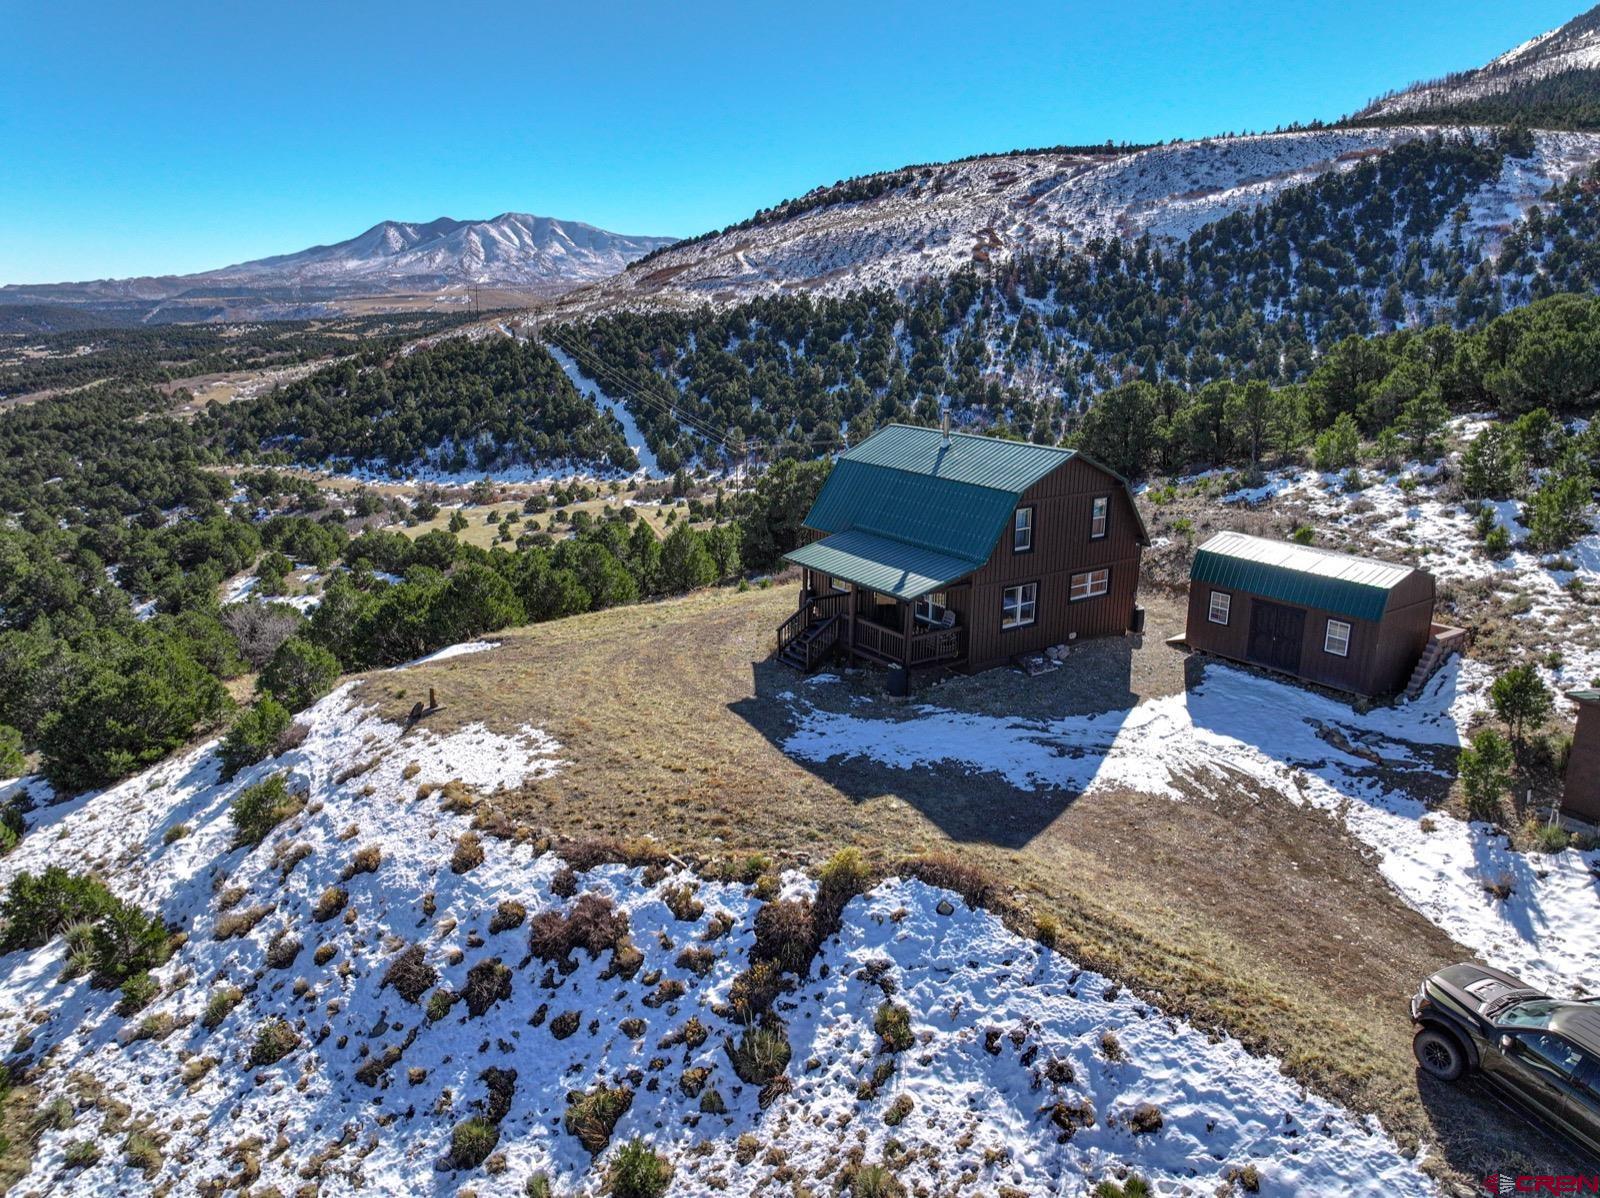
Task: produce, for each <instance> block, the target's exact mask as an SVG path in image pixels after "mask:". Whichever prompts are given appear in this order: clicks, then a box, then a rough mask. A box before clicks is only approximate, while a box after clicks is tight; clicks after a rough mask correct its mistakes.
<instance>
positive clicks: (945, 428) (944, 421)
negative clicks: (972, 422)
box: [939, 408, 950, 449]
mask: <svg viewBox="0 0 1600 1198" xmlns="http://www.w3.org/2000/svg"><path fill="white" fill-rule="evenodd" d="M939 432H940V433H941V434H943V436H944V447H945V448H946V449H949V448H950V409H949V408H945V409H944V410H943V411H941V412H940V413H939Z"/></svg>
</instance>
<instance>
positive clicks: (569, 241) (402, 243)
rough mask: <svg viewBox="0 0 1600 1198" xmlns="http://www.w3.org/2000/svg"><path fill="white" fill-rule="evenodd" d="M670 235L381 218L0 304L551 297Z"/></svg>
mask: <svg viewBox="0 0 1600 1198" xmlns="http://www.w3.org/2000/svg"><path fill="white" fill-rule="evenodd" d="M672 240H673V239H672V238H670V237H636V236H628V235H624V234H620V233H610V232H607V231H606V230H604V229H598V228H596V227H595V226H593V225H588V224H584V223H583V222H581V221H565V220H556V219H553V218H551V217H547V216H529V215H527V214H525V213H518V212H507V213H503V214H502V215H500V216H497V217H494V218H493V219H492V220H452V219H450V218H448V217H441V218H440V219H438V220H434V221H429V222H427V223H426V224H414V223H410V222H403V221H383V222H381V223H380V224H376V225H374V226H373V227H372V228H370V229H368V230H366V232H364V233H361V234H359V235H357V236H355V237H352V238H350V239H348V240H346V241H341V242H337V243H335V244H333V245H319V246H312V247H311V248H310V249H306V250H301V251H299V252H297V253H292V254H280V255H277V256H274V257H270V258H261V259H257V260H255V261H251V262H241V263H238V264H236V265H233V266H225V267H222V268H220V269H218V270H211V271H204V272H201V273H199V274H192V275H166V276H159V277H148V278H136V279H104V280H97V281H94V282H87V283H52V284H42V285H21V284H14V285H11V286H7V287H0V303H21V302H40V301H48V302H55V303H96V302H100V303H107V302H127V301H150V302H160V301H172V300H178V299H192V300H196V301H199V300H203V299H206V298H213V299H215V298H218V297H227V298H239V297H249V296H251V295H257V296H260V297H262V298H266V297H268V296H271V297H275V298H284V297H288V296H292V295H303V296H306V297H308V298H322V299H327V298H336V297H340V296H351V295H361V296H373V295H385V294H391V293H397V292H416V291H430V290H434V289H437V288H443V287H460V286H465V285H472V286H483V287H492V288H504V289H511V290H516V291H521V292H525V293H531V294H541V295H546V294H555V293H558V292H561V291H564V290H566V289H568V288H571V287H575V286H578V285H580V284H583V283H591V282H594V281H596V280H599V279H603V278H605V277H607V276H608V275H612V274H615V273H616V272H617V271H620V270H621V269H623V268H624V267H625V266H627V265H628V263H630V262H632V261H634V260H635V259H637V258H639V257H641V256H643V255H644V254H647V253H649V252H650V251H651V250H653V249H656V248H658V247H660V246H663V245H670V244H671V243H672Z"/></svg>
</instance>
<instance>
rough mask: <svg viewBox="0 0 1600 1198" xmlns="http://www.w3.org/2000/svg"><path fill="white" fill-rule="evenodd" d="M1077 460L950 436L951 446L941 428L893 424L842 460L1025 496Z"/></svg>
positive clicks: (1023, 444)
mask: <svg viewBox="0 0 1600 1198" xmlns="http://www.w3.org/2000/svg"><path fill="white" fill-rule="evenodd" d="M1074 456H1076V451H1074V450H1071V449H1056V448H1053V447H1051V446H1048V445H1033V444H1031V443H1029V442H1027V441H1004V440H1001V439H1000V438H998V437H974V436H972V435H971V434H969V433H951V434H950V444H949V445H945V444H944V434H943V433H941V432H940V431H939V430H938V429H936V428H918V427H916V426H915V425H910V424H891V425H887V426H886V427H884V428H881V429H879V430H878V431H877V432H875V433H873V434H872V436H870V437H868V438H867V439H866V440H865V441H863V442H862V443H861V444H860V445H857V446H856V447H855V448H854V449H852V450H849V451H848V452H847V453H845V454H844V456H843V457H841V458H840V459H839V460H840V461H843V462H860V463H862V464H864V465H867V466H887V467H888V468H889V469H891V470H905V471H909V472H910V473H912V474H923V475H927V476H928V477H930V478H942V479H948V480H949V481H951V482H956V483H970V484H972V485H973V486H977V487H993V488H994V489H996V490H999V491H1009V492H1011V493H1012V494H1013V495H1021V494H1022V492H1024V491H1026V490H1027V489H1028V488H1029V487H1031V486H1033V484H1034V483H1036V482H1038V481H1039V480H1040V479H1041V478H1043V477H1044V476H1045V475H1047V474H1049V473H1050V471H1052V470H1054V469H1055V468H1056V467H1057V466H1059V465H1061V463H1063V462H1065V461H1068V460H1070V459H1071V458H1073V457H1074Z"/></svg>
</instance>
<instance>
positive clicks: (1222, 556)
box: [1189, 532, 1413, 620]
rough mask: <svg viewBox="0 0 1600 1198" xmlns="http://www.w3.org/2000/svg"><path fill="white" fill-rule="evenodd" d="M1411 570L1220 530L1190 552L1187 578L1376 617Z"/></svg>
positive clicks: (1353, 615) (1355, 615)
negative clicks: (1191, 558) (1190, 565)
mask: <svg viewBox="0 0 1600 1198" xmlns="http://www.w3.org/2000/svg"><path fill="white" fill-rule="evenodd" d="M1412 573H1413V571H1412V569H1411V567H1409V566H1396V565H1393V564H1391V563H1389V562H1380V561H1375V560H1373V559H1372V558H1368V557H1356V556H1354V555H1353V554H1349V553H1336V552H1334V551H1333V550H1331V549H1317V548H1314V547H1312V546H1310V545H1296V544H1293V543H1291V542H1288V541H1272V540H1268V539H1267V538H1266V537H1252V536H1248V535H1247V534H1245V533H1242V532H1220V533H1218V534H1217V535H1216V536H1214V537H1212V538H1211V539H1210V540H1208V541H1207V542H1206V543H1205V544H1204V545H1202V546H1200V548H1199V549H1197V550H1195V555H1194V565H1193V567H1192V568H1191V569H1190V572H1189V577H1190V578H1191V580H1192V581H1194V582H1205V583H1211V584H1212V585H1214V586H1220V587H1224V588H1227V589H1229V590H1238V591H1247V592H1249V593H1251V594H1254V595H1260V596H1262V597H1263V598H1266V599H1275V600H1277V601H1278V602H1280V603H1292V604H1295V605H1296V606H1299V607H1315V608H1320V609H1321V610H1323V611H1331V612H1336V613H1338V614H1339V615H1344V616H1349V617H1351V618H1352V619H1356V620H1379V619H1382V618H1383V613H1384V610H1385V609H1386V608H1387V607H1388V605H1389V593H1390V592H1391V591H1393V590H1394V588H1395V587H1397V586H1398V585H1399V584H1400V583H1402V582H1404V581H1405V580H1406V579H1407V578H1409V577H1410V576H1411V574H1412Z"/></svg>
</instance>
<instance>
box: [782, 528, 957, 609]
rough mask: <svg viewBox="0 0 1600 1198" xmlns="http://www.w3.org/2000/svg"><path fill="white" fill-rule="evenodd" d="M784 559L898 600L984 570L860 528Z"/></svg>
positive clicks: (803, 546)
mask: <svg viewBox="0 0 1600 1198" xmlns="http://www.w3.org/2000/svg"><path fill="white" fill-rule="evenodd" d="M784 556H785V557H787V558H788V560H789V561H791V562H794V563H795V564H796V565H801V566H809V567H810V568H811V569H813V570H820V571H822V573H824V574H827V575H829V576H830V577H832V578H842V579H844V580H845V581H846V582H853V583H855V584H856V585H857V586H863V587H867V588H868V589H870V590H874V591H877V592H879V593H880V594H884V595H893V596H894V597H895V598H896V599H917V598H920V597H921V596H923V595H926V594H927V593H928V592H929V591H937V590H938V589H939V588H940V587H942V586H945V585H946V584H947V583H952V582H954V581H955V580H956V579H958V578H961V577H963V576H964V575H967V574H970V573H972V571H973V570H975V569H977V567H978V566H979V565H981V564H982V563H981V562H978V563H975V562H973V561H971V560H970V559H968V558H964V557H954V556H952V555H950V554H947V553H938V552H936V551H935V550H932V549H924V548H922V547H921V546H919V545H912V544H909V543H907V542H905V541H897V540H894V539H893V538H890V537H880V536H877V535H875V534H873V533H870V532H867V531H865V530H864V529H859V528H852V529H847V530H846V531H844V532H836V533H834V534H833V535H832V536H831V537H823V538H822V540H820V541H813V542H811V544H809V545H802V546H801V547H800V548H799V549H796V550H795V551H794V552H792V553H788V554H785V555H784Z"/></svg>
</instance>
